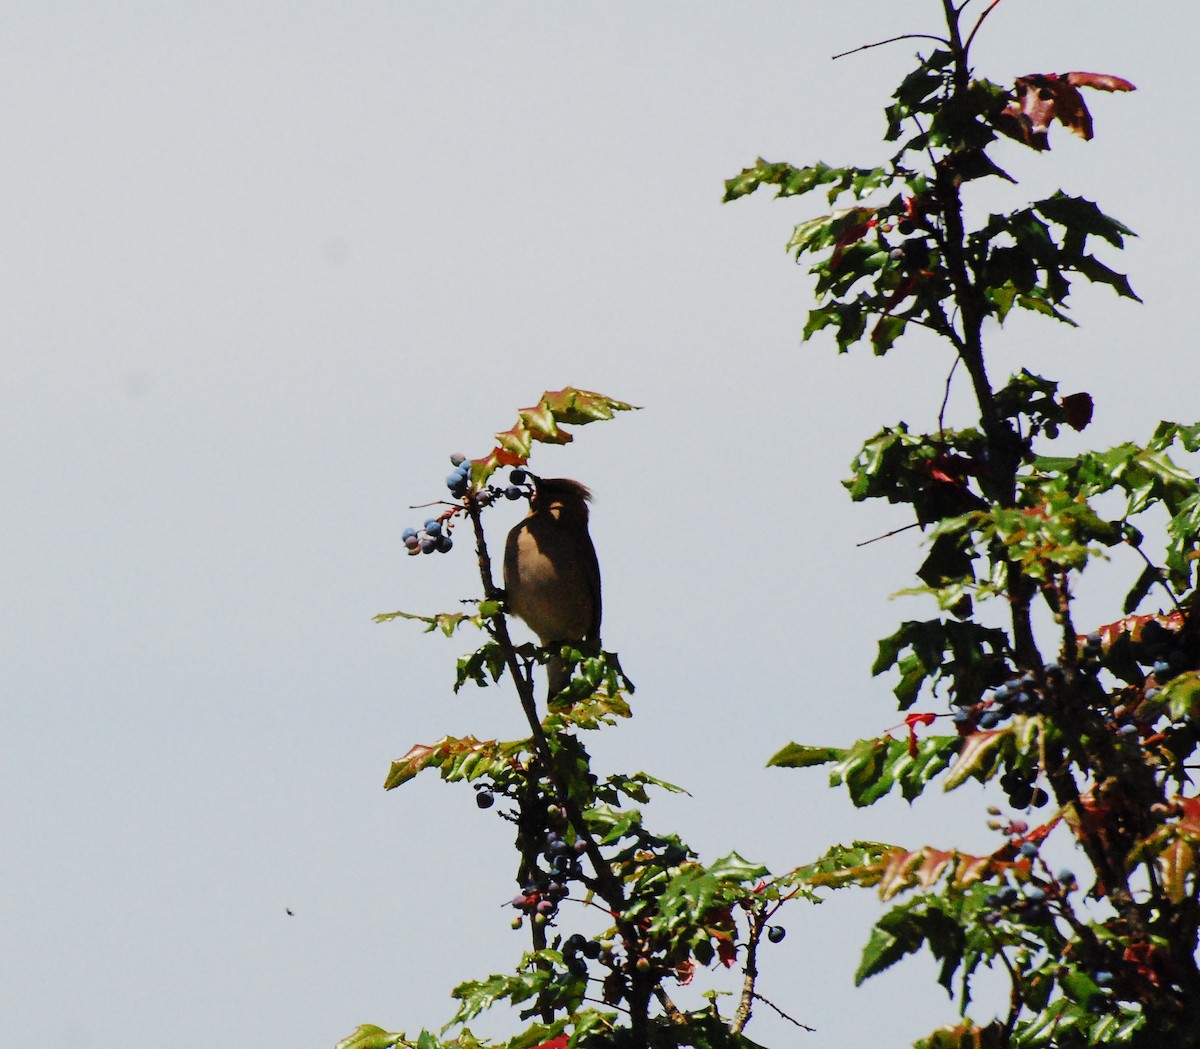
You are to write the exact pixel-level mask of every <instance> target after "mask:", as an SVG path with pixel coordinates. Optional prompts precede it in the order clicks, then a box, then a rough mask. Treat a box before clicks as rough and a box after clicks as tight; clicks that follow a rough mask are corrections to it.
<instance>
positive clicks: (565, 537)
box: [504, 474, 601, 696]
mask: <svg viewBox="0 0 1200 1049" xmlns="http://www.w3.org/2000/svg"><path fill="white" fill-rule="evenodd" d="M529 476H530V480H531V481H532V483H533V494H532V495H531V496H530V498H529V513H528V514H527V515H526V516H525V519H524V520H523V521H521V522H520V523H519V524H517V525H516V526H515V527H514V528H513V529H512V531H510V532H509V533H508V541H507V543H506V544H505V547H504V592H505V600H506V603H507V605H508V610H509V611H510V612H512V613H513V614H514V615H516V616H519V617H520V618H521V619H523V620H524V621H525V623H526V625H527V626H528V627H529V628H530V629H531V630H532V631H533V632H534V633H535V634H537V636H538V639H539V640H540V641H541V643H542V646H543V647H544V648H547V649H550V650H551V655H550V658H549V660H548V661H547V664H546V672H547V676H548V678H549V685H550V692H549V694H550V695H551V696H555V695H557V694H558V693H559V692H561V691H562V690H563V689H564V688H566V687H567V685H568V684H570V681H571V671H570V668H569V667H568V666H567V665H566V664H565V663H564V662H563V660H562V657H561V656H560V655H559V654H558V652H557V650H558V649H560V648H561V647H562V646H563V645H571V646H573V647H575V646H578V645H579V644H580V643H584V644H594V645H595V646H596V647H597V648H598V647H599V644H600V613H601V602H600V563H599V561H598V560H597V558H596V548H595V547H594V546H593V545H592V537H591V535H590V534H589V533H588V503H589V502H590V501H591V498H592V493H591V492H590V491H588V489H587V488H586V487H584V486H583V485H582V484H580V483H579V482H578V481H572V480H571V479H570V478H567V477H546V478H541V477H534V476H533V475H532V474H531V475H529Z"/></svg>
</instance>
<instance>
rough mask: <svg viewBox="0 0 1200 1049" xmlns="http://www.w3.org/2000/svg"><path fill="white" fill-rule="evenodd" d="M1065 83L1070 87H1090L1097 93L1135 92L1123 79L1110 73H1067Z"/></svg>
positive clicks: (1131, 85)
mask: <svg viewBox="0 0 1200 1049" xmlns="http://www.w3.org/2000/svg"><path fill="white" fill-rule="evenodd" d="M1067 82H1068V83H1069V84H1070V85H1071V86H1072V87H1091V88H1095V89H1096V90H1097V91H1136V90H1137V88H1136V87H1134V86H1133V84H1131V83H1130V82H1129V81H1128V80H1126V79H1125V78H1124V77H1119V76H1113V75H1112V74H1111V73H1068V74H1067Z"/></svg>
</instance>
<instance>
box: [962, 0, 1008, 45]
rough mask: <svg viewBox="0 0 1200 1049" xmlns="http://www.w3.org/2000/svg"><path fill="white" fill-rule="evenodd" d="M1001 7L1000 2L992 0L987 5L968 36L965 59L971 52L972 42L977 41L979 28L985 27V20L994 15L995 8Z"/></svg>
mask: <svg viewBox="0 0 1200 1049" xmlns="http://www.w3.org/2000/svg"><path fill="white" fill-rule="evenodd" d="M999 5H1000V0H992V2H991V3H990V4H988V5H987V8H986V9H985V10H984V12H983V14H981V15H980V16H979V18H978V19H976V21H975V25H974V27H973V28H972V29H971V32H970V33H968V34H967V40H966V43H964V44H963V58H964V59H965V58H966V57H967V53H968V52H969V51H970V50H971V41H972V40H974V39H975V34H976V33H978V32H979V27H980V26H981V25H983V20H984V19H985V18H987V16H988V15H990V14H991V13H992V9H993V8H995V7H998V6H999ZM965 6H966V5H965V4H964V5H963V7H965ZM959 10H960V11H961V10H962V8H959Z"/></svg>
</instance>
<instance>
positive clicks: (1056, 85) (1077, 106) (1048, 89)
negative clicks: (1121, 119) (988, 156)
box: [996, 73, 1134, 150]
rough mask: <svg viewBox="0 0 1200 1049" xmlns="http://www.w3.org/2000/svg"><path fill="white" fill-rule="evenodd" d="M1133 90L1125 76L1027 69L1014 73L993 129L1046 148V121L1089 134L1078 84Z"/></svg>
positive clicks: (1032, 146) (1088, 117)
mask: <svg viewBox="0 0 1200 1049" xmlns="http://www.w3.org/2000/svg"><path fill="white" fill-rule="evenodd" d="M1081 87H1090V88H1095V89H1096V90H1099V91H1133V90H1134V86H1133V84H1131V83H1130V82H1129V81H1128V80H1124V79H1122V78H1121V77H1118V76H1111V75H1109V74H1107V73H1065V74H1062V75H1059V74H1058V73H1030V74H1029V75H1028V76H1022V77H1017V79H1016V82H1015V83H1014V85H1013V94H1014V95H1015V97H1014V98H1013V100H1012V101H1011V102H1009V104H1008V105H1007V106H1005V107H1004V110H1003V111H1002V112H1001V113H1000V115H999V116H998V117H997V118H996V129H997V130H998V131H1000V132H1002V133H1003V134H1005V135H1008V136H1009V137H1010V138H1015V139H1017V141H1019V142H1024V143H1025V145H1027V146H1029V147H1030V149H1036V150H1046V149H1049V148H1050V141H1049V138H1048V132H1049V130H1050V124H1051V123H1052V122H1053V121H1055V120H1057V121H1058V122H1059V123H1060V124H1062V125H1063V126H1064V127H1066V128H1068V129H1069V130H1070V131H1071V132H1073V133H1074V134H1076V135H1078V136H1079V137H1080V138H1082V139H1085V140H1086V139H1090V138H1091V137H1092V115H1091V113H1089V112H1088V108H1087V105H1086V104H1085V103H1084V101H1083V96H1082V95H1081V94H1080V93H1079V88H1081Z"/></svg>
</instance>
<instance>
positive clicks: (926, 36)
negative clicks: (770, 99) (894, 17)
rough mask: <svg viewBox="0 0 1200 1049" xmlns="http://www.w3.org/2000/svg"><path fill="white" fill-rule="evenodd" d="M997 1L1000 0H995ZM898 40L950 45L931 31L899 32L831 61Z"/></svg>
mask: <svg viewBox="0 0 1200 1049" xmlns="http://www.w3.org/2000/svg"><path fill="white" fill-rule="evenodd" d="M996 2H997V3H999V2H1000V0H996ZM899 40H936V41H937V42H938V43H939V44H945V45H946V46H947V47H949V46H950V41H949V40H947V39H945V38H944V37H940V36H934V35H933V34H932V33H901V34H900V35H899V36H892V37H888V39H886V40H876V41H875V43H873V44H863V45H862V47H854V48H851V49H850V50H849V51H843V52H842V53H841V54H838V55H834V56H833V58H832V59H831V61H834V62H836V61H837V60H838V59H839V58H845V57H846V56H847V55H857V54H858V53H859V52H860V51H870V50H871V48H873V47H883V45H884V44H894V43H896V42H897V41H899Z"/></svg>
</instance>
